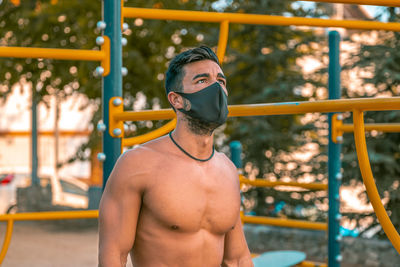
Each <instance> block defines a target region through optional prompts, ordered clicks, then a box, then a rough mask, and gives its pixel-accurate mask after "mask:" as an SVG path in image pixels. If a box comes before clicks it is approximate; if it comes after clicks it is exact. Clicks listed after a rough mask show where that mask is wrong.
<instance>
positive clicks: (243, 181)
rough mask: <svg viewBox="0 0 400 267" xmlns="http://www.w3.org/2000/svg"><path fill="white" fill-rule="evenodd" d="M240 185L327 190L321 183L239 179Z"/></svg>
mask: <svg viewBox="0 0 400 267" xmlns="http://www.w3.org/2000/svg"><path fill="white" fill-rule="evenodd" d="M240 183H241V184H248V185H253V186H258V187H275V186H295V187H301V188H305V189H310V190H328V185H327V184H321V183H298V182H282V181H276V182H271V181H266V180H264V179H256V180H249V179H247V178H242V177H240Z"/></svg>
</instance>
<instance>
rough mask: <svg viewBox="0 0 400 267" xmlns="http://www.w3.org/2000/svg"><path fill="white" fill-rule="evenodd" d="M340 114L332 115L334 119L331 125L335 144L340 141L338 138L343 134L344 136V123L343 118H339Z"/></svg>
mask: <svg viewBox="0 0 400 267" xmlns="http://www.w3.org/2000/svg"><path fill="white" fill-rule="evenodd" d="M337 116H338V114H333V116H332V121H331V126H332V135H331V138H332V142H334V143H335V144H336V143H337V142H338V141H337V138H338V137H339V136H341V137H342V138H343V131H342V130H341V127H342V125H343V120H338V118H337Z"/></svg>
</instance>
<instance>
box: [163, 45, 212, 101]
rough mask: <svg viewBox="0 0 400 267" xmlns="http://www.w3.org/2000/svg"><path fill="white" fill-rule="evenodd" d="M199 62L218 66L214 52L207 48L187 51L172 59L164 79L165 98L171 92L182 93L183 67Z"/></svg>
mask: <svg viewBox="0 0 400 267" xmlns="http://www.w3.org/2000/svg"><path fill="white" fill-rule="evenodd" d="M201 60H212V61H214V62H215V63H217V64H218V66H220V64H219V60H218V57H217V56H216V55H215V53H214V51H212V50H211V49H210V48H209V47H207V46H200V47H196V48H193V49H190V50H187V51H185V52H182V53H180V54H178V55H177V56H176V57H175V58H174V59H172V61H171V62H170V64H169V67H168V70H167V73H166V78H165V90H166V93H167V96H168V93H169V92H171V91H173V92H183V84H182V80H183V78H184V76H185V69H184V67H185V66H186V65H187V64H190V63H193V62H197V61H201Z"/></svg>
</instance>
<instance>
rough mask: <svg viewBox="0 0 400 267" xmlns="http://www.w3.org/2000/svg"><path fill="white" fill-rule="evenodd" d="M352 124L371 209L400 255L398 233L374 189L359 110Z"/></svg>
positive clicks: (355, 113)
mask: <svg viewBox="0 0 400 267" xmlns="http://www.w3.org/2000/svg"><path fill="white" fill-rule="evenodd" d="M353 123H354V140H355V143H356V150H357V158H358V163H359V165H360V170H361V174H362V178H363V181H364V184H365V188H366V190H367V194H368V197H369V199H370V201H371V204H372V207H373V208H374V211H375V214H376V217H378V220H379V223H380V224H381V226H382V228H383V230H384V231H385V233H386V235H387V237H388V238H389V240H390V241H391V242H392V244H393V246H394V247H395V249H396V250H397V252H398V253H399V254H400V236H399V233H398V232H397V231H396V228H394V226H393V224H392V222H391V221H390V218H389V216H388V214H387V213H386V210H385V207H384V206H383V205H382V201H381V198H380V197H379V193H378V189H377V188H376V185H375V181H374V177H373V175H372V171H371V165H370V163H369V158H368V151H367V144H366V141H365V135H364V132H365V129H364V115H363V112H362V111H361V110H357V109H355V110H354V111H353Z"/></svg>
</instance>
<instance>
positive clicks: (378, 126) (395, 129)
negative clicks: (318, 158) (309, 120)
mask: <svg viewBox="0 0 400 267" xmlns="http://www.w3.org/2000/svg"><path fill="white" fill-rule="evenodd" d="M337 129H338V130H339V131H343V132H353V131H354V124H343V125H342V126H338V127H337ZM373 130H375V131H379V132H385V133H399V132H400V124H396V123H369V124H365V131H368V132H370V131H373Z"/></svg>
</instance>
